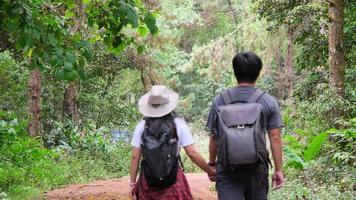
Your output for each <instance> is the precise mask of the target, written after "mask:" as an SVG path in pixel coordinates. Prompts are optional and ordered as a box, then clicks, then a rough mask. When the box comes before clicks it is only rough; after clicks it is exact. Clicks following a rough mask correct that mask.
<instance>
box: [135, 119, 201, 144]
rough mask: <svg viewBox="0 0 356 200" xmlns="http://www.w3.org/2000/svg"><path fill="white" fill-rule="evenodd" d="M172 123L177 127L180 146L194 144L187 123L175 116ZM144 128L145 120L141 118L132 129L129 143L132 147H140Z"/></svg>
mask: <svg viewBox="0 0 356 200" xmlns="http://www.w3.org/2000/svg"><path fill="white" fill-rule="evenodd" d="M174 123H175V124H176V127H177V135H178V142H179V145H180V146H181V147H186V146H188V145H191V144H194V140H193V137H192V134H191V132H190V130H189V127H188V125H187V123H186V122H185V121H184V120H183V119H181V118H175V119H174ZM144 128H145V120H141V121H140V122H139V123H138V124H137V126H136V128H135V131H134V135H133V137H132V141H131V145H132V146H133V147H137V148H141V144H142V141H141V136H142V133H143V130H144Z"/></svg>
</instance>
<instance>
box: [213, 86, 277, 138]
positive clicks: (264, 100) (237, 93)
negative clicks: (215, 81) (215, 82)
mask: <svg viewBox="0 0 356 200" xmlns="http://www.w3.org/2000/svg"><path fill="white" fill-rule="evenodd" d="M256 89H257V88H255V87H252V86H237V87H234V88H230V89H229V93H230V96H231V98H232V99H235V98H238V99H239V100H242V101H247V100H248V98H249V97H250V96H251V95H252V94H253V93H254V92H255V90H256ZM257 103H260V104H262V112H263V115H264V116H266V118H265V119H266V126H267V130H270V129H274V128H281V127H283V124H282V119H281V111H280V109H279V105H278V102H277V100H276V99H275V98H274V97H273V96H271V95H269V94H267V93H264V94H263V95H262V96H261V97H260V98H259V99H258V101H257ZM223 104H224V101H223V99H222V97H221V95H220V94H219V95H217V96H216V97H215V98H214V100H213V103H212V105H211V109H210V113H209V118H208V121H207V123H206V128H207V129H208V130H209V131H210V132H211V133H216V130H217V127H216V125H217V114H216V109H217V106H220V105H223Z"/></svg>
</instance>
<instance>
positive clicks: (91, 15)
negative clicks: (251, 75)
mask: <svg viewBox="0 0 356 200" xmlns="http://www.w3.org/2000/svg"><path fill="white" fill-rule="evenodd" d="M239 52H255V53H256V54H257V55H258V56H259V57H260V58H261V60H262V63H263V67H262V70H261V72H260V75H259V77H258V79H257V83H256V87H258V88H260V89H262V90H263V91H265V92H266V93H268V94H270V95H272V96H274V97H275V98H276V100H277V101H278V104H279V106H280V109H281V116H282V122H283V128H282V134H281V137H282V142H283V173H284V178H285V182H284V185H283V187H282V188H281V189H278V190H274V189H273V188H272V187H270V188H269V193H268V199H272V200H275V199H276V200H286V199H289V200H314V199H321V200H329V199H330V200H337V199H345V200H352V199H355V198H356V1H353V0H0V200H12V199H14V200H27V199H31V200H32V199H123V200H124V199H131V197H130V195H129V184H128V183H129V179H128V178H127V177H128V176H129V169H130V160H131V148H132V147H131V144H130V142H131V139H132V136H133V132H134V130H135V127H136V125H137V124H138V122H139V121H140V120H142V119H143V116H142V115H141V113H140V112H139V107H138V101H139V99H140V97H141V96H142V95H144V94H145V93H147V92H148V91H150V89H151V87H152V86H154V85H165V86H166V87H167V88H170V89H171V90H173V91H175V92H177V93H178V94H179V103H178V106H177V108H176V109H175V112H176V114H177V115H178V116H179V117H180V118H183V119H184V120H185V121H186V122H187V124H188V126H189V129H190V131H191V134H192V136H193V138H194V141H195V147H196V149H197V150H198V151H199V152H200V153H201V154H202V156H203V157H204V158H205V159H206V160H207V159H208V157H209V149H208V147H209V137H210V136H209V134H210V133H209V131H208V130H207V129H206V123H207V120H208V115H209V111H210V108H211V105H212V101H213V99H214V97H215V96H217V95H219V94H220V92H222V91H223V90H225V89H227V88H231V87H234V86H236V85H237V81H236V78H235V76H234V71H233V67H232V59H233V58H234V56H235V55H236V54H237V53H239ZM267 144H268V142H267ZM267 148H269V147H267ZM180 154H181V160H182V163H183V165H184V171H185V173H186V176H187V178H188V182H189V181H190V177H191V178H192V179H194V178H196V179H195V181H194V180H192V182H189V185H190V189H191V191H192V194H193V197H194V199H201V200H209V199H218V198H217V194H216V189H215V182H210V181H209V179H208V177H207V175H206V174H205V173H204V171H202V170H201V169H200V168H199V167H198V166H197V165H195V164H194V163H193V162H192V161H191V160H190V159H189V156H188V155H187V154H186V153H185V152H184V151H183V150H181V152H180ZM269 172H270V175H269V177H270V180H269V182H271V177H272V173H273V166H272V167H270V169H269ZM202 184H204V186H202ZM201 195H203V196H201ZM204 195H205V196H204Z"/></svg>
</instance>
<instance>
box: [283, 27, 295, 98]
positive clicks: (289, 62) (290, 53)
mask: <svg viewBox="0 0 356 200" xmlns="http://www.w3.org/2000/svg"><path fill="white" fill-rule="evenodd" d="M287 34H288V36H287V37H288V46H287V53H286V61H285V62H286V64H285V66H286V68H287V69H286V72H287V77H288V86H287V88H288V98H291V97H292V96H293V92H294V70H293V60H294V28H293V27H291V26H288V30H287Z"/></svg>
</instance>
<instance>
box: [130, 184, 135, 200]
mask: <svg viewBox="0 0 356 200" xmlns="http://www.w3.org/2000/svg"><path fill="white" fill-rule="evenodd" d="M129 186H130V190H129V192H130V197H131V199H134V200H136V195H135V194H134V193H133V192H134V191H133V190H134V188H135V186H136V183H129Z"/></svg>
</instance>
